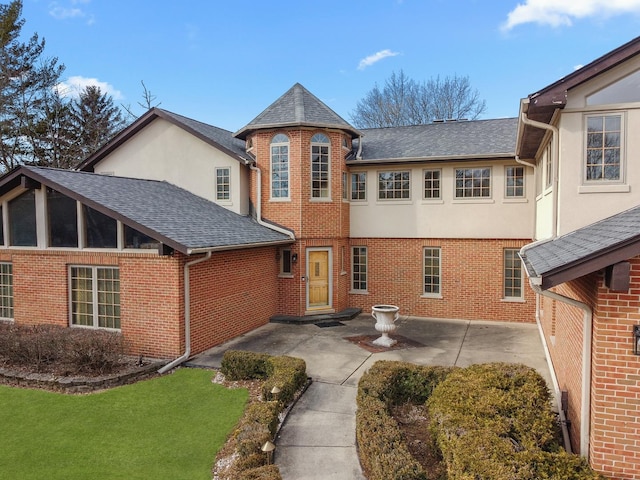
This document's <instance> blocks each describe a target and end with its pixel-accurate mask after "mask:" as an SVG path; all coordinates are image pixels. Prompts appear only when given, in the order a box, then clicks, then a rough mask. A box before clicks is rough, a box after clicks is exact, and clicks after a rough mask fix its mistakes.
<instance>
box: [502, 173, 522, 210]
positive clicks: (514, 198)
mask: <svg viewBox="0 0 640 480" xmlns="http://www.w3.org/2000/svg"><path fill="white" fill-rule="evenodd" d="M509 168H521V169H522V195H509V194H508V190H509V186H508V185H507V181H508V179H509V177H508V175H507V170H508V169H509ZM504 198H505V200H506V201H507V202H509V201H511V202H514V203H515V202H517V201H521V200H523V199H525V198H527V169H526V167H525V166H524V165H505V166H504Z"/></svg>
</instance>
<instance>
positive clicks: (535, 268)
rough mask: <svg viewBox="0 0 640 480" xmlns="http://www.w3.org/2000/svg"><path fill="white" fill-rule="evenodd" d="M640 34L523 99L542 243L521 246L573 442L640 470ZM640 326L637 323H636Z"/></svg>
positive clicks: (522, 137)
mask: <svg viewBox="0 0 640 480" xmlns="http://www.w3.org/2000/svg"><path fill="white" fill-rule="evenodd" d="M639 54H640V37H639V38H636V39H634V40H632V41H631V42H629V43H627V44H625V45H623V46H621V47H619V48H617V49H616V50H613V51H612V52H609V53H608V54H606V55H604V56H603V57H601V58H599V59H597V60H595V61H594V62H592V63H590V64H589V65H586V66H585V67H583V68H581V69H579V70H576V71H575V72H573V73H572V74H570V75H568V76H566V77H564V78H562V79H560V80H559V81H557V82H555V83H553V84H551V85H549V86H547V87H545V88H543V89H541V90H540V91H539V92H536V93H535V94H532V95H530V96H529V97H528V98H525V99H524V100H522V102H521V108H520V121H519V124H518V143H517V147H516V153H517V155H518V156H519V158H520V159H521V160H522V161H526V162H530V163H531V164H532V165H535V166H536V170H537V172H538V175H537V178H538V179H537V184H536V185H537V189H536V232H535V237H534V238H535V239H536V240H537V242H534V243H531V244H529V245H526V246H525V247H524V248H523V249H522V250H521V253H520V255H521V257H522V260H523V262H524V265H525V269H526V272H527V274H528V276H529V281H530V283H531V286H532V288H533V290H534V291H536V292H537V293H538V294H539V302H538V308H537V309H536V318H537V320H538V322H539V325H540V327H541V330H542V332H543V338H544V341H545V344H546V348H547V350H548V352H549V356H550V359H551V366H552V369H553V371H554V374H555V376H556V378H557V384H558V386H559V389H560V390H561V391H563V392H565V399H566V402H565V407H564V412H565V414H566V417H567V420H568V422H569V424H568V429H569V431H570V434H571V435H570V437H571V440H572V444H573V448H574V450H575V451H577V452H580V453H581V454H582V455H584V456H586V457H588V458H589V460H590V462H591V464H592V466H593V467H594V468H596V469H597V470H598V471H600V472H602V473H604V474H605V475H607V476H609V477H610V478H615V479H638V478H640V421H639V417H640V356H638V355H639V354H640V327H638V325H639V324H640V197H638V192H639V191H640V165H639V164H638V163H637V162H636V161H634V160H635V159H636V158H637V157H638V155H640V135H638V133H637V132H638V131H639V130H640V55H639ZM634 332H637V333H635V334H634Z"/></svg>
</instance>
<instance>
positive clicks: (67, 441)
mask: <svg viewBox="0 0 640 480" xmlns="http://www.w3.org/2000/svg"><path fill="white" fill-rule="evenodd" d="M212 376H213V373H212V372H211V371H207V370H199V369H184V368H183V369H179V370H177V371H176V372H175V373H173V374H172V375H167V376H164V377H160V378H156V379H153V380H147V381H142V382H139V383H136V384H134V385H127V386H124V387H119V388H115V389H112V390H109V391H105V392H101V393H95V394H91V395H63V394H58V393H51V392H45V391H40V390H27V389H20V388H11V387H5V386H0V478H6V479H20V480H29V479H33V480H36V479H37V480H42V479H47V480H55V479H64V480H72V479H82V480H86V479H92V480H101V479H109V480H112V479H127V480H134V479H144V480H148V479H153V480H164V479H167V480H171V479H176V480H182V479H185V480H197V479H203V480H205V479H209V480H210V479H211V467H212V465H213V461H214V458H215V455H216V452H217V451H218V449H219V448H220V447H221V446H222V445H223V443H224V441H225V439H226V436H227V434H228V433H229V431H230V430H231V428H232V427H233V426H234V425H235V423H236V422H237V421H238V418H240V415H241V414H242V411H243V409H244V406H245V403H246V401H247V399H248V393H247V391H246V390H245V389H238V390H227V389H225V388H223V387H221V386H220V385H216V384H213V383H211V378H212Z"/></svg>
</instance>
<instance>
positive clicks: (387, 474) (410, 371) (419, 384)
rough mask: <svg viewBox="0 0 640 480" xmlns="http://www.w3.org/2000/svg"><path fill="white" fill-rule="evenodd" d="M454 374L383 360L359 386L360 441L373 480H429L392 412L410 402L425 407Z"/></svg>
mask: <svg viewBox="0 0 640 480" xmlns="http://www.w3.org/2000/svg"><path fill="white" fill-rule="evenodd" d="M450 372H451V369H450V368H448V367H425V366H418V365H414V364H410V363H404V362H393V361H384V360H383V361H378V362H376V363H375V364H374V365H373V366H372V367H371V368H370V369H369V370H368V371H367V372H366V373H365V374H364V375H363V376H362V378H361V379H360V382H359V384H358V396H357V406H358V409H357V412H356V440H357V442H358V450H359V454H360V462H361V463H362V466H363V468H364V470H365V471H366V472H367V474H368V478H369V480H424V479H426V474H425V472H424V470H423V468H422V466H421V465H420V464H419V463H418V462H417V461H416V460H415V459H414V458H413V456H412V455H411V453H410V452H409V450H408V448H407V446H406V444H405V441H404V438H403V435H402V432H401V431H400V429H399V427H398V425H397V423H396V422H395V420H394V419H393V418H392V417H391V414H390V408H391V407H392V406H394V405H400V404H404V403H407V402H411V403H414V404H422V403H424V402H425V401H426V400H427V399H428V398H429V396H430V395H431V392H432V391H433V389H434V388H435V387H436V385H438V384H439V383H440V382H442V381H443V380H444V379H445V378H446V377H447V376H448V375H449V373H450Z"/></svg>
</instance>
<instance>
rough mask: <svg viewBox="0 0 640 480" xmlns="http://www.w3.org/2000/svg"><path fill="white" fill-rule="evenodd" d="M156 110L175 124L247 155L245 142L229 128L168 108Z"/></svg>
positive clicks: (236, 152) (242, 155) (244, 155)
mask: <svg viewBox="0 0 640 480" xmlns="http://www.w3.org/2000/svg"><path fill="white" fill-rule="evenodd" d="M158 110H159V111H161V112H164V113H165V115H166V116H167V117H169V118H172V119H174V120H175V123H176V124H179V125H183V126H185V127H188V128H190V129H191V130H193V131H194V132H197V133H199V134H200V135H201V136H202V137H204V138H206V139H209V140H211V141H212V142H214V143H217V144H219V145H222V146H223V147H225V148H227V149H229V150H231V151H232V152H234V153H235V154H236V155H238V156H240V157H245V158H246V157H247V154H246V153H245V142H244V141H243V140H240V139H238V138H235V137H233V134H232V132H230V131H229V130H225V129H224V128H219V127H214V126H213V125H209V124H206V123H202V122H198V121H197V120H193V119H192V118H188V117H184V116H182V115H178V114H177V113H173V112H170V111H168V110H164V109H160V108H159V109H158ZM165 118H166V117H165Z"/></svg>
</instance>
